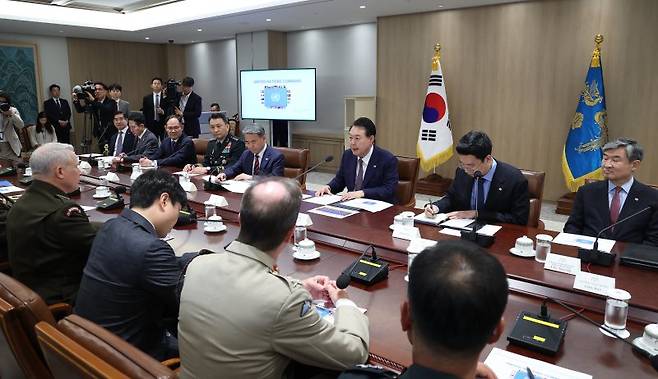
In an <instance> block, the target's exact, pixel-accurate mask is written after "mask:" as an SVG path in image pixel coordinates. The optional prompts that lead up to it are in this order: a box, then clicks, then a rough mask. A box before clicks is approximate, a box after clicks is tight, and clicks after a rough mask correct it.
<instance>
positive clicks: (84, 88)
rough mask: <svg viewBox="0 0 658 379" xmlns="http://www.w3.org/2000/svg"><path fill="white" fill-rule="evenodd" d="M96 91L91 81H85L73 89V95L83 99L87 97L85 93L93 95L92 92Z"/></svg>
mask: <svg viewBox="0 0 658 379" xmlns="http://www.w3.org/2000/svg"><path fill="white" fill-rule="evenodd" d="M95 91H96V87H95V86H94V82H92V81H91V80H86V81H85V82H84V83H82V84H78V85H76V86H74V87H73V93H74V94H76V95H83V96H84V97H85V98H87V95H85V93H89V94H90V95H92V96H93V95H94V92H95Z"/></svg>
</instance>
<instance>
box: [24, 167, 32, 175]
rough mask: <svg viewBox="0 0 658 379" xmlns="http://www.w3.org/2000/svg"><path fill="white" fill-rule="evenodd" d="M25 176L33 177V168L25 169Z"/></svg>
mask: <svg viewBox="0 0 658 379" xmlns="http://www.w3.org/2000/svg"><path fill="white" fill-rule="evenodd" d="M25 176H32V167H26V168H25Z"/></svg>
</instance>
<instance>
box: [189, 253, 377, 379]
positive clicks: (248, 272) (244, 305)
mask: <svg viewBox="0 0 658 379" xmlns="http://www.w3.org/2000/svg"><path fill="white" fill-rule="evenodd" d="M274 263H275V262H274V259H273V258H272V257H271V256H270V255H268V254H266V253H265V252H263V251H261V250H258V249H256V248H254V247H253V246H250V245H247V244H244V243H241V242H239V241H234V242H232V243H231V244H230V245H229V246H227V247H226V252H222V253H217V254H208V255H202V256H199V257H198V258H196V259H195V260H193V261H192V263H190V265H189V266H188V268H187V273H186V275H185V284H184V285H183V291H182V293H181V302H180V313H179V322H178V346H179V349H180V357H181V378H213V377H219V376H221V377H222V378H226V379H232V378H259V379H268V378H272V379H274V378H276V379H280V378H281V377H282V375H283V373H284V370H285V369H286V367H287V366H288V364H289V363H290V361H291V360H295V361H297V362H300V363H302V364H307V365H312V366H317V367H323V368H328V369H333V370H341V369H345V368H347V367H349V366H351V365H353V364H358V363H363V362H364V361H365V360H366V359H367V358H368V341H369V334H368V319H367V317H366V316H365V315H364V314H363V313H361V312H360V311H359V310H358V309H357V308H356V307H353V306H349V305H340V302H339V306H338V308H337V309H336V314H335V325H334V324H331V323H330V322H328V321H327V320H325V319H322V318H320V316H319V314H318V313H317V311H316V310H315V307H314V306H313V305H312V302H311V296H310V294H309V293H308V291H306V289H304V287H303V286H302V284H301V283H300V282H299V281H298V280H295V279H292V278H289V277H286V276H283V275H281V274H279V273H278V272H276V271H275V270H274ZM219 373H221V374H219Z"/></svg>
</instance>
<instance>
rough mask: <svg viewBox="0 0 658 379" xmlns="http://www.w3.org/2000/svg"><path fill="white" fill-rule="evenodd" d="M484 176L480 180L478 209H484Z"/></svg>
mask: <svg viewBox="0 0 658 379" xmlns="http://www.w3.org/2000/svg"><path fill="white" fill-rule="evenodd" d="M484 181H485V179H484V178H480V180H478V198H477V209H478V210H482V209H484Z"/></svg>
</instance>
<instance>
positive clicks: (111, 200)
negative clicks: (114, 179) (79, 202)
mask: <svg viewBox="0 0 658 379" xmlns="http://www.w3.org/2000/svg"><path fill="white" fill-rule="evenodd" d="M113 191H114V195H112V196H110V197H108V198H107V199H105V200H102V201H99V202H98V204H97V205H96V208H97V209H104V210H109V209H116V208H123V207H124V206H125V205H126V203H125V202H124V200H123V196H121V194H122V193H126V187H125V186H116V187H114V189H113Z"/></svg>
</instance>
